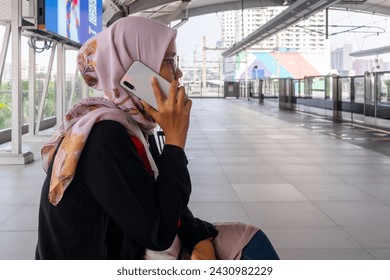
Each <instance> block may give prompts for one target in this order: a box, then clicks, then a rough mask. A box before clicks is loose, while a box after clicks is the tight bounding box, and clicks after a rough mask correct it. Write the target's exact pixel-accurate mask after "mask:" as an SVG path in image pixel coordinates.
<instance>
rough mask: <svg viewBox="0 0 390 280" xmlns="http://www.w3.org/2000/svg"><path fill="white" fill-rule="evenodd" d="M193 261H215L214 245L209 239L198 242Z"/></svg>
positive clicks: (193, 252) (192, 257)
mask: <svg viewBox="0 0 390 280" xmlns="http://www.w3.org/2000/svg"><path fill="white" fill-rule="evenodd" d="M191 260H215V251H214V246H213V243H211V241H210V240H209V239H205V240H202V241H200V242H198V243H197V244H196V245H195V247H194V250H192V254H191Z"/></svg>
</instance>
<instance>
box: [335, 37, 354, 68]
mask: <svg viewBox="0 0 390 280" xmlns="http://www.w3.org/2000/svg"><path fill="white" fill-rule="evenodd" d="M351 52H352V44H345V45H344V46H343V47H342V48H337V49H335V50H333V51H332V52H331V54H330V59H331V68H332V69H336V70H338V71H341V70H351V69H352V57H351V56H350V55H349V54H350V53H351Z"/></svg>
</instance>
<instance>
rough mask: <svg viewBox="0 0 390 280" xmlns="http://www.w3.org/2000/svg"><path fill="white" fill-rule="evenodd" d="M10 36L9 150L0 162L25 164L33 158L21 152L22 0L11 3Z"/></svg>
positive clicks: (1, 155) (1, 156)
mask: <svg viewBox="0 0 390 280" xmlns="http://www.w3.org/2000/svg"><path fill="white" fill-rule="evenodd" d="M11 17H12V21H11V32H12V34H11V36H12V37H11V38H12V91H11V94H12V96H11V103H12V104H11V110H12V120H11V150H8V151H5V152H1V153H0V164H25V163H29V162H31V161H33V160H34V155H33V153H31V152H26V153H22V80H21V74H20V72H21V70H20V69H21V67H20V66H21V29H22V0H14V1H12V4H11Z"/></svg>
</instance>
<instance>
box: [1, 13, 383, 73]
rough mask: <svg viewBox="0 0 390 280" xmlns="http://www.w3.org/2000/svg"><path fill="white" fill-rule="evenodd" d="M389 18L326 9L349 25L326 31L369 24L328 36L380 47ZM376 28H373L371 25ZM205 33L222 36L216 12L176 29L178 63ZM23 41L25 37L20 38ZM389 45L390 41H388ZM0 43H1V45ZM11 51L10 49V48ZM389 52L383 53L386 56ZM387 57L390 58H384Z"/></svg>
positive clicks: (336, 41) (338, 43) (212, 41)
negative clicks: (355, 29) (355, 30)
mask: <svg viewBox="0 0 390 280" xmlns="http://www.w3.org/2000/svg"><path fill="white" fill-rule="evenodd" d="M389 21H390V17H389V18H386V17H380V16H375V15H372V14H362V13H356V12H352V11H349V12H348V11H347V12H346V11H342V12H341V11H329V23H330V25H347V26H350V27H343V28H341V27H330V28H329V33H330V34H332V33H336V32H340V31H342V30H346V29H349V28H352V27H356V26H362V25H366V26H371V28H370V29H369V28H360V29H358V30H359V31H367V32H364V33H352V32H344V33H340V34H338V35H334V36H330V38H329V39H330V42H331V46H332V47H333V48H336V47H342V45H343V44H347V43H350V44H352V46H353V51H358V50H364V49H369V48H377V47H383V46H385V45H386V42H390V22H389ZM374 27H375V28H374ZM382 29H384V30H385V31H386V32H384V33H379V34H376V33H375V34H373V33H368V31H370V32H371V31H372V30H376V31H380V32H383V31H382ZM3 30H4V28H2V26H0V42H2V38H3ZM203 36H206V46H207V47H209V48H214V47H215V46H216V43H217V41H218V40H220V39H221V37H222V28H221V15H220V14H217V13H213V14H208V15H204V16H197V17H192V18H190V19H189V20H188V22H187V23H186V24H184V25H183V26H182V27H180V28H179V29H178V36H177V49H178V55H179V56H180V61H181V65H192V62H193V60H194V51H195V50H196V52H197V60H202V44H203V43H202V40H203V39H202V38H203ZM23 41H24V42H26V39H24V40H23ZM387 45H389V43H387ZM0 46H1V45H0ZM9 50H11V48H9ZM10 53H11V51H9V54H8V61H10V57H11V55H10ZM219 53H220V51H214V50H208V51H207V59H208V60H217V59H218V56H219ZM49 56H50V52H49V51H44V52H43V53H42V54H38V56H37V62H38V63H45V64H48V58H49ZM72 56H74V57H75V52H70V53H69V59H68V60H67V61H68V63H67V72H68V73H74V71H75V67H76V64H75V62H76V59H75V58H74V59H72ZM389 56H390V54H389V55H384V57H385V58H387V57H389ZM22 59H23V60H27V59H28V45H27V43H23V50H22ZM387 60H390V58H387Z"/></svg>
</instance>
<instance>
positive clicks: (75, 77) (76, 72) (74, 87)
mask: <svg viewBox="0 0 390 280" xmlns="http://www.w3.org/2000/svg"><path fill="white" fill-rule="evenodd" d="M78 75H79V68H78V67H77V66H76V71H75V73H74V76H73V85H72V91H71V93H70V97H69V103H68V110H69V109H70V108H71V107H72V103H73V98H74V93H75V91H76V84H77V77H78Z"/></svg>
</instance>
